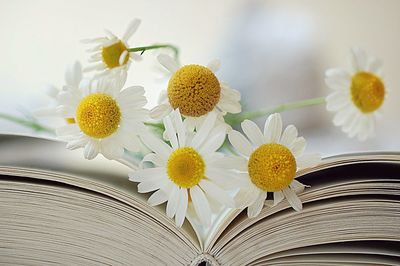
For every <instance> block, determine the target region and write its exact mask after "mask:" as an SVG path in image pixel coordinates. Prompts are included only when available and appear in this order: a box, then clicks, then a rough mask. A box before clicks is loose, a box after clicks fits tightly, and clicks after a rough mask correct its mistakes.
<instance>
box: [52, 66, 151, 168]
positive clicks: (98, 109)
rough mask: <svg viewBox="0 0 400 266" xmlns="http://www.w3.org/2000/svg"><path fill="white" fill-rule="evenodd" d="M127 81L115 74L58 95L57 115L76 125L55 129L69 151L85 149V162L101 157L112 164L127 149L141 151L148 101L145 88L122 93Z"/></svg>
mask: <svg viewBox="0 0 400 266" xmlns="http://www.w3.org/2000/svg"><path fill="white" fill-rule="evenodd" d="M125 80H126V75H123V74H121V73H114V74H112V75H109V76H107V77H106V78H103V79H98V80H92V81H91V82H89V83H85V84H84V85H82V83H81V85H80V86H79V87H75V86H73V87H68V88H67V89H66V90H64V91H62V92H60V93H59V94H58V96H57V100H58V102H59V103H60V105H59V106H58V107H57V113H58V115H60V116H62V117H63V118H70V119H72V121H73V123H70V124H67V125H64V126H61V127H59V128H57V129H56V133H57V135H58V136H59V137H60V138H61V139H63V140H65V141H67V148H69V149H77V148H81V147H83V148H84V157H85V158H86V159H93V158H95V157H96V156H97V155H98V154H99V153H101V154H103V156H104V157H106V158H107V159H110V160H111V159H118V158H121V157H122V155H123V153H124V149H127V150H130V151H138V150H139V147H140V141H139V138H138V135H139V134H140V132H141V131H142V130H144V125H143V121H144V120H146V119H147V116H148V111H147V110H146V109H144V108H143V107H144V106H145V104H146V103H147V101H146V98H145V97H144V88H143V87H140V86H132V87H128V88H125V89H123V90H121V89H122V88H123V86H124V84H125Z"/></svg>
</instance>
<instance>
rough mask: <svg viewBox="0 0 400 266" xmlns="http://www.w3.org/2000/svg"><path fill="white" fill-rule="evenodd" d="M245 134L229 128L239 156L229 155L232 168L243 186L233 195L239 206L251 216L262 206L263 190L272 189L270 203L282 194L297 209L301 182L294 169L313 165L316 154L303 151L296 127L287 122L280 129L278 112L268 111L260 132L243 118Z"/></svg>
mask: <svg viewBox="0 0 400 266" xmlns="http://www.w3.org/2000/svg"><path fill="white" fill-rule="evenodd" d="M241 126H242V130H243V132H244V133H245V135H246V136H247V138H248V139H247V138H246V137H244V136H243V135H242V134H241V133H240V132H238V131H235V130H232V131H231V132H230V133H229V135H228V136H229V141H230V143H231V144H232V146H233V147H234V148H235V149H236V150H237V151H238V152H239V153H240V155H241V156H237V157H236V158H231V159H230V160H232V168H235V169H237V171H239V172H242V173H243V176H244V177H245V178H246V180H247V181H248V182H247V187H245V188H243V189H241V191H240V192H239V193H238V194H237V196H236V201H237V204H238V205H239V206H240V207H247V206H248V209H247V214H248V216H249V217H255V216H257V215H258V214H259V213H260V212H261V209H262V207H263V206H264V203H265V200H266V197H267V193H268V192H273V199H274V205H276V204H278V203H279V202H280V201H282V200H283V199H284V198H286V199H287V200H288V201H289V203H290V205H291V206H292V207H293V208H294V209H295V210H296V211H299V210H301V209H302V203H301V201H300V199H299V198H298V197H297V195H296V193H299V192H301V191H303V189H304V187H305V186H304V185H303V184H301V183H300V182H299V181H297V180H295V177H296V172H297V171H298V170H301V169H304V168H308V167H312V166H315V165H316V164H318V162H319V161H320V156H319V155H318V154H303V151H304V149H305V146H306V141H305V139H304V138H303V137H298V136H297V129H296V127H294V126H293V125H289V126H288V127H286V129H285V130H284V131H283V133H282V119H281V116H280V114H273V115H270V116H269V117H268V119H267V121H266V122H265V127H264V133H262V132H261V130H260V129H259V128H258V126H257V125H256V124H255V123H254V122H252V121H250V120H245V121H243V122H242V124H241Z"/></svg>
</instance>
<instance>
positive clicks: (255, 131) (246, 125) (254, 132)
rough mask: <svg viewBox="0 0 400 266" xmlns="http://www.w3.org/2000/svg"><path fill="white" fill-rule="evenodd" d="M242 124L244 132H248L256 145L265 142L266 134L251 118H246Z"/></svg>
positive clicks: (248, 135) (247, 134)
mask: <svg viewBox="0 0 400 266" xmlns="http://www.w3.org/2000/svg"><path fill="white" fill-rule="evenodd" d="M241 125H242V129H243V132H244V134H246V136H247V137H248V138H249V140H250V141H251V142H252V143H253V144H254V145H255V146H261V145H263V144H264V143H265V140H264V135H263V134H262V133H261V130H260V129H259V128H258V126H257V125H256V123H254V122H253V121H250V120H244V121H243V122H242V124H241Z"/></svg>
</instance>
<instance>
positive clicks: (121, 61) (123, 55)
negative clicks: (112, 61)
mask: <svg viewBox="0 0 400 266" xmlns="http://www.w3.org/2000/svg"><path fill="white" fill-rule="evenodd" d="M127 56H129V52H128V51H127V50H125V51H123V52H122V53H121V55H120V56H119V60H118V63H119V65H120V66H123V65H124V64H125V59H126V57H127Z"/></svg>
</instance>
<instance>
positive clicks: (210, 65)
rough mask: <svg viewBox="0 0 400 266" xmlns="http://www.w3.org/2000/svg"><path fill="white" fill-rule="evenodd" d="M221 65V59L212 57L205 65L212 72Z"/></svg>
mask: <svg viewBox="0 0 400 266" xmlns="http://www.w3.org/2000/svg"><path fill="white" fill-rule="evenodd" d="M220 66H221V61H219V60H218V59H214V60H212V61H211V62H210V63H208V65H207V67H208V68H209V69H210V70H211V71H212V72H214V73H215V72H217V71H218V69H219V68H220Z"/></svg>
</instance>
